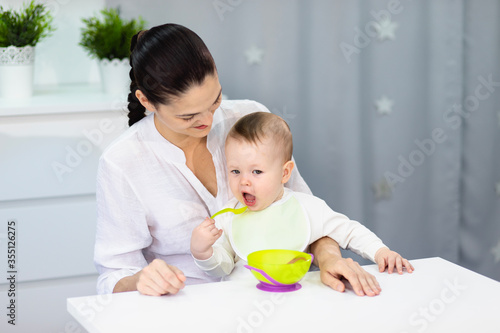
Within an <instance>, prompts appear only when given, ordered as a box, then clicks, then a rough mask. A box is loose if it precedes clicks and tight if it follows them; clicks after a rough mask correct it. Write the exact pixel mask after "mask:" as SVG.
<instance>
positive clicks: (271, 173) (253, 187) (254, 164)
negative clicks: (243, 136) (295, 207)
mask: <svg viewBox="0 0 500 333" xmlns="http://www.w3.org/2000/svg"><path fill="white" fill-rule="evenodd" d="M282 155H283V153H282V152H281V151H279V149H277V148H276V146H275V145H273V142H272V140H270V139H265V140H264V141H263V142H259V143H258V145H255V144H252V143H248V142H245V141H242V140H235V139H233V138H229V140H228V141H227V143H226V159H227V167H228V177H229V186H230V188H231V191H232V192H233V195H234V196H235V197H236V198H237V199H238V201H239V202H241V203H242V204H244V205H245V206H247V207H248V209H250V210H253V211H258V210H262V209H264V208H266V207H268V206H269V205H270V204H272V203H273V202H275V201H277V200H279V199H280V198H281V196H282V195H283V183H282V179H283V172H284V170H283V159H282V157H281V156H282Z"/></svg>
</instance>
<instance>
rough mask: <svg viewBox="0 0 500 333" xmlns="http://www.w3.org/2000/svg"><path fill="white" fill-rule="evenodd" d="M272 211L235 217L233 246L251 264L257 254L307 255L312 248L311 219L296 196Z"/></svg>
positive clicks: (251, 212) (231, 234)
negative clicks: (278, 251)
mask: <svg viewBox="0 0 500 333" xmlns="http://www.w3.org/2000/svg"><path fill="white" fill-rule="evenodd" d="M284 199H285V200H284V201H283V202H276V203H275V204H273V205H271V206H269V207H268V208H266V209H264V210H261V211H256V212H253V211H251V210H246V211H245V212H244V213H241V214H238V215H234V216H233V221H232V225H231V233H230V237H229V239H230V242H231V245H232V246H233V249H234V251H235V252H236V254H237V255H238V256H239V257H241V258H243V259H244V260H247V256H248V255H249V254H250V253H252V252H255V251H260V250H269V249H286V250H296V251H304V250H305V249H306V247H307V245H309V238H310V233H311V230H310V225H309V219H308V217H307V215H306V214H305V213H304V210H303V208H302V206H301V204H300V203H299V202H298V200H297V199H296V198H295V197H294V196H293V195H291V196H289V198H288V199H286V198H284Z"/></svg>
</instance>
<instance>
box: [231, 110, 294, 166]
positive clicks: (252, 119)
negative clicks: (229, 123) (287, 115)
mask: <svg viewBox="0 0 500 333" xmlns="http://www.w3.org/2000/svg"><path fill="white" fill-rule="evenodd" d="M230 138H233V139H236V140H243V141H246V142H249V143H253V144H258V143H259V142H262V141H263V140H264V139H266V138H268V139H271V140H273V141H274V143H275V144H276V148H277V150H281V151H282V154H283V159H284V161H283V162H288V161H290V160H291V159H292V153H293V140H292V132H291V131H290V127H289V126H288V124H287V123H286V121H285V120H283V118H281V117H280V116H277V115H275V114H273V113H269V112H253V113H250V114H247V115H245V116H243V117H241V118H240V119H238V121H237V122H236V123H235V124H234V126H233V127H232V128H231V130H230V131H229V133H228V134H227V139H226V142H227V140H229V139H230Z"/></svg>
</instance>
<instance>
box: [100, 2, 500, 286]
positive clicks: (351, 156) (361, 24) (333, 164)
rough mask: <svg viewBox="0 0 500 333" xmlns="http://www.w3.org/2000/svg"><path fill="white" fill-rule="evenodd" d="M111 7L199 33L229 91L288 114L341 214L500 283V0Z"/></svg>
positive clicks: (416, 254)
mask: <svg viewBox="0 0 500 333" xmlns="http://www.w3.org/2000/svg"><path fill="white" fill-rule="evenodd" d="M107 4H108V5H113V6H114V5H121V6H122V10H123V13H124V14H125V15H128V16H136V15H138V14H139V15H142V16H143V17H144V18H145V19H146V20H147V21H148V23H149V25H150V26H151V25H156V24H162V23H166V22H175V23H180V24H184V25H186V26H188V27H189V28H191V29H193V30H194V31H196V32H197V33H199V34H200V36H201V37H202V38H203V39H204V40H205V42H206V43H207V45H208V47H209V49H210V50H211V51H212V53H213V55H214V58H215V60H216V62H217V66H218V70H219V76H220V79H221V83H222V86H223V92H224V94H226V95H227V96H228V97H229V98H230V99H240V98H248V99H255V100H258V101H260V102H262V103H263V104H264V105H266V106H267V107H268V108H269V109H270V110H271V111H273V112H275V113H278V114H279V115H281V116H283V118H285V120H287V121H288V123H289V124H290V126H291V128H292V131H293V134H294V146H295V150H294V156H295V158H296V160H297V163H298V167H299V170H300V171H301V173H302V175H303V176H304V178H305V179H306V181H307V182H308V184H309V185H310V187H311V188H312V190H313V192H314V193H315V194H316V195H317V196H319V197H321V198H323V199H324V200H326V201H327V202H328V203H329V204H330V205H331V207H332V208H333V209H335V210H337V211H340V212H343V213H345V214H347V215H348V216H350V217H351V218H353V219H356V220H358V221H360V222H362V223H363V224H365V225H366V226H367V227H368V228H370V229H372V230H373V231H374V232H375V233H377V234H378V235H379V236H380V237H381V238H382V239H383V240H384V241H385V242H386V244H387V245H389V246H390V247H391V248H392V249H394V250H396V251H399V252H400V253H401V254H403V255H404V256H406V257H407V258H409V259H416V258H424V257H434V256H439V257H442V258H445V259H447V260H450V261H452V262H455V263H457V264H459V265H462V266H465V267H467V268H470V269H472V270H474V271H477V272H479V273H481V274H484V275H487V276H489V277H491V278H494V279H496V280H500V106H499V105H500V104H499V101H500V66H499V63H500V2H499V1H496V0H483V1H464V0H462V1H457V0H435V1H410V0H406V1H405V0H401V1H392V0H389V1H378V0H373V1H352V0H343V1H340V0H337V1H326V0H324V1H321V0H312V1H305V0H303V1H300V0H295V1H290V0H286V1H285V0H281V1H279V0H274V1H273V0H268V1H264V0H261V1H243V0H220V1H218V0H215V1H159V0H158V1H149V2H146V3H145V6H142V5H141V6H140V7H139V6H138V5H137V3H136V2H135V1H123V0H122V1H118V0H115V1H107ZM252 46H253V47H255V48H256V49H257V50H260V51H262V54H260V55H259V52H254V54H255V55H256V59H257V60H256V61H252V59H249V58H247V57H248V56H247V55H246V54H245V52H246V51H248V50H249V49H250V48H251V47H252ZM259 59H260V61H258V60H259ZM346 255H349V254H347V253H346ZM354 258H355V259H357V260H359V261H360V262H362V263H366V262H364V261H363V260H362V259H361V258H359V257H356V256H354Z"/></svg>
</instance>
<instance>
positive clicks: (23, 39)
mask: <svg viewBox="0 0 500 333" xmlns="http://www.w3.org/2000/svg"><path fill="white" fill-rule="evenodd" d="M52 21H53V17H52V15H51V13H50V11H49V10H48V9H47V7H46V6H45V5H43V4H35V0H31V2H30V3H29V4H25V5H24V7H22V8H21V9H19V11H14V10H4V9H3V7H1V6H0V47H7V46H10V45H13V46H17V47H22V46H27V45H30V46H35V45H36V44H37V43H38V42H39V41H40V40H42V39H44V38H45V37H48V36H50V35H51V34H52V32H54V31H55V29H54V27H53V26H52Z"/></svg>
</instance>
